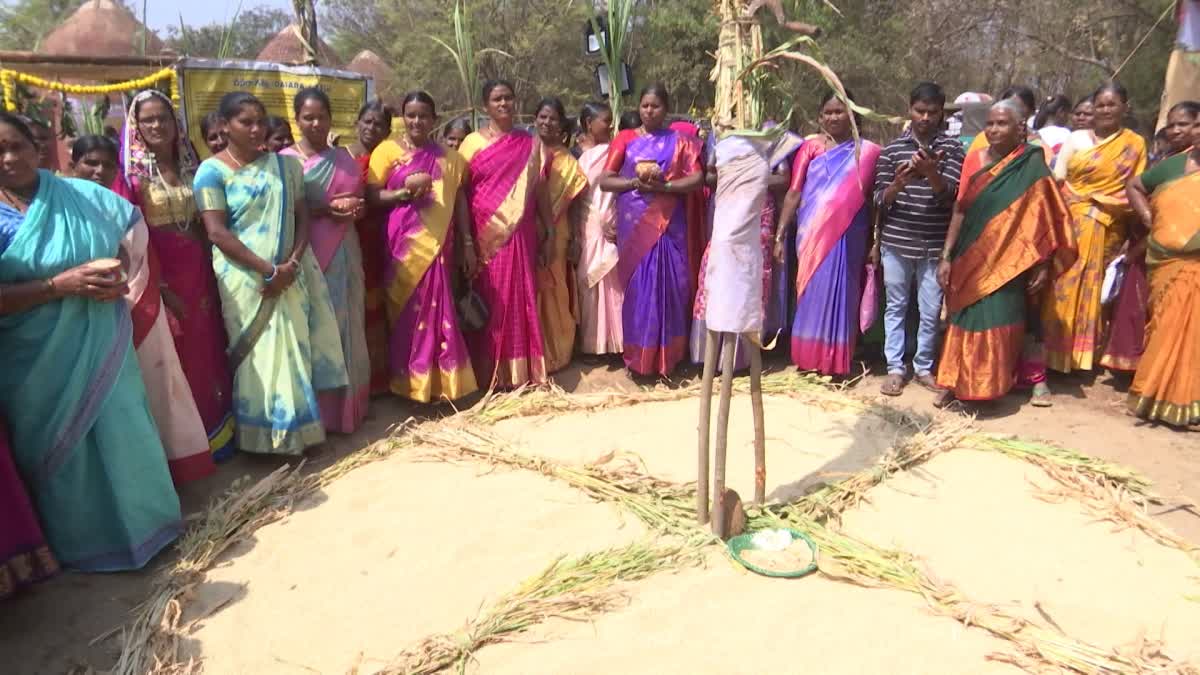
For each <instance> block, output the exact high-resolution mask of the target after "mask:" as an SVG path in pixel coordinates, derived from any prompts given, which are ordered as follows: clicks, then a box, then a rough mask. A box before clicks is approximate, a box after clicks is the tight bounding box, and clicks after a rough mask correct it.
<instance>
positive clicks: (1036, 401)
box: [1029, 382, 1054, 408]
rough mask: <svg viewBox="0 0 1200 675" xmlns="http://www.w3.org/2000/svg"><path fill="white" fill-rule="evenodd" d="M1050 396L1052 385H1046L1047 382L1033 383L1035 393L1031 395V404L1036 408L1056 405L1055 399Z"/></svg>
mask: <svg viewBox="0 0 1200 675" xmlns="http://www.w3.org/2000/svg"><path fill="white" fill-rule="evenodd" d="M1050 396H1051V394H1050V387H1048V386H1046V383H1045V382H1038V383H1037V384H1035V385H1033V395H1031V396H1030V397H1029V405H1031V406H1033V407H1035V408H1049V407H1050V406H1052V405H1054V400H1053V399H1052V398H1051V397H1050Z"/></svg>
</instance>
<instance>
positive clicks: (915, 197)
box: [871, 82, 963, 396]
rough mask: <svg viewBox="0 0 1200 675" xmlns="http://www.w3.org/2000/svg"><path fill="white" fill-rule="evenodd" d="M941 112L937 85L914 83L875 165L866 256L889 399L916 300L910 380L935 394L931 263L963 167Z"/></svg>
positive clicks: (898, 382) (936, 303) (897, 383)
mask: <svg viewBox="0 0 1200 675" xmlns="http://www.w3.org/2000/svg"><path fill="white" fill-rule="evenodd" d="M945 107H946V94H945V92H943V91H942V88H941V87H940V86H938V85H937V84H934V83H932V82H923V83H921V84H919V85H917V87H916V88H915V89H913V91H912V94H911V96H910V97H909V116H910V118H911V120H912V123H911V125H910V127H909V129H908V130H907V131H905V132H904V134H903V135H901V136H900V138H897V139H896V140H894V141H892V142H891V143H889V144H888V145H887V147H885V148H884V149H883V152H882V153H881V154H880V155H879V161H878V163H876V165H875V205H876V207H877V208H878V209H879V213H880V223H881V227H880V231H879V232H878V236H877V237H876V242H875V248H874V249H873V250H872V251H871V259H872V260H873V261H874V262H876V263H877V264H878V263H879V262H882V264H883V284H884V288H885V289H886V292H887V301H886V307H885V310H884V324H883V326H884V334H885V339H884V355H885V356H886V357H887V367H888V376H887V379H886V380H884V383H883V386H882V387H881V388H880V391H882V392H883V393H884V394H887V395H889V396H899V395H900V392H901V391H902V390H903V389H904V383H905V375H906V374H907V372H908V371H907V368H906V366H905V364H904V351H905V345H906V344H907V335H906V333H905V328H906V321H905V319H906V317H907V315H908V310H909V307H910V306H911V304H912V303H913V301H914V300H915V301H916V303H917V306H918V309H919V310H920V314H921V321H920V327H919V328H918V329H917V352H916V354H915V355H914V356H913V374H914V378H915V379H916V381H917V382H918V383H919V384H921V385H922V386H924V387H926V388H927V389H932V390H934V391H937V390H938V389H939V387H938V385H937V381H936V380H935V379H934V374H933V360H934V357H935V355H936V350H937V343H938V320H939V319H940V316H941V310H942V289H941V287H940V286H938V282H937V266H938V261H939V259H940V258H941V254H942V247H943V246H944V245H945V243H946V230H947V229H948V228H949V226H950V214H951V212H952V211H953V210H954V199H955V197H956V195H957V194H958V183H959V179H960V174H961V173H962V163H963V149H962V144H961V143H960V142H959V141H958V139H956V138H951V137H949V136H946V135H945V134H943V133H942V118H943V115H944V110H945ZM914 286H915V287H916V293H915V294H914V293H913V287H914Z"/></svg>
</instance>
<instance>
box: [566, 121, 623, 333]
mask: <svg viewBox="0 0 1200 675" xmlns="http://www.w3.org/2000/svg"><path fill="white" fill-rule="evenodd" d="M607 160H608V144H607V143H606V144H604V145H597V146H595V147H593V148H591V149H589V150H587V151H586V152H584V153H583V154H582V155H580V157H579V166H580V168H581V169H583V172H584V175H586V176H587V180H588V187H587V189H586V190H584V192H583V194H582V195H581V196H580V199H582V200H583V202H582V204H581V210H582V212H583V213H584V218H583V222H582V223H581V228H580V231H579V233H578V234H577V236H578V237H579V242H580V247H579V264H578V265H577V266H576V268H575V273H576V278H575V284H576V288H577V289H578V305H579V307H578V310H579V346H580V350H582V351H583V353H584V354H619V353H621V352H623V351H624V346H623V345H624V338H623V336H622V334H621V303H622V300H623V298H624V293H623V292H622V289H621V285H620V283H619V282H618V280H617V273H616V269H617V245H616V244H614V243H612V242H610V241H608V240H607V239H606V238H605V236H604V230H605V228H606V227H611V226H612V224H613V217H614V213H613V194H612V193H611V192H605V191H603V190H601V189H600V174H601V173H603V172H604V163H605V162H606V161H607Z"/></svg>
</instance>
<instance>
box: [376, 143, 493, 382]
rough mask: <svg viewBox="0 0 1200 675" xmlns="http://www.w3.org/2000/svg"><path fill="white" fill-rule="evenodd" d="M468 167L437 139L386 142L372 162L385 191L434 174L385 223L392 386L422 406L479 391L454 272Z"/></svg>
mask: <svg viewBox="0 0 1200 675" xmlns="http://www.w3.org/2000/svg"><path fill="white" fill-rule="evenodd" d="M465 170H466V163H465V162H464V161H463V159H462V157H461V156H460V155H459V154H458V153H456V152H452V151H446V150H443V149H442V147H441V146H440V145H437V144H436V143H429V144H427V145H425V146H424V147H421V148H416V149H413V148H409V147H407V146H402V145H401V144H399V143H396V142H394V141H384V142H383V143H382V144H380V146H379V147H378V148H376V150H375V152H374V153H373V155H372V160H371V173H370V182H371V184H372V185H376V186H379V187H382V188H384V189H387V190H399V189H401V188H403V187H404V181H405V179H407V178H408V177H409V176H411V175H413V174H415V173H425V174H429V176H430V177H432V178H433V186H432V187H431V188H430V192H429V194H427V195H426V196H425V197H423V198H422V199H421V200H420V201H418V202H405V203H401V204H398V205H396V206H395V207H394V208H392V210H391V213H390V214H389V216H388V223H387V251H388V265H387V270H386V272H385V274H386V277H385V278H386V280H387V286H386V289H387V308H388V315H389V316H390V317H391V320H392V322H393V323H392V326H391V371H392V381H391V390H392V392H393V393H394V394H396V395H397V396H403V397H405V398H408V399H412V400H414V401H419V402H421V403H428V402H430V401H437V400H450V401H453V400H455V399H459V398H462V397H464V396H466V395H468V394H470V393H472V392H474V391H475V390H476V389H478V386H477V385H476V382H475V371H474V370H473V369H472V367H471V357H470V355H469V354H468V353H467V345H466V342H465V341H464V340H463V335H462V332H461V331H460V330H459V325H458V314H457V312H456V311H455V304H454V293H453V288H452V286H453V284H452V283H451V275H450V270H451V269H452V266H451V263H450V261H451V260H453V255H452V254H451V253H452V251H453V250H454V239H453V237H452V236H451V235H452V233H453V231H454V228H453V226H452V224H453V222H454V209H455V202H456V200H457V198H458V191H459V189H461V187H462V180H463V173H464V171H465ZM448 254H451V255H450V257H449V259H448V258H447V255H448Z"/></svg>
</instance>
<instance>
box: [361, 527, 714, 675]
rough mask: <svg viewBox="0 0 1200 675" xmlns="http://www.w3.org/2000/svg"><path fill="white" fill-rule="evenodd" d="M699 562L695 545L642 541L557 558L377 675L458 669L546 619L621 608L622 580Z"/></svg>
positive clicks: (581, 616) (624, 599)
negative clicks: (463, 622) (482, 650)
mask: <svg viewBox="0 0 1200 675" xmlns="http://www.w3.org/2000/svg"><path fill="white" fill-rule="evenodd" d="M703 561H704V556H703V554H702V553H701V551H700V549H699V547H698V546H697V545H696V544H694V543H686V542H684V543H678V544H671V545H665V546H664V545H661V544H650V543H646V542H641V543H634V544H630V545H628V546H624V547H620V548H612V549H606V550H604V551H600V552H597V553H589V554H586V555H583V556H580V557H578V558H570V559H567V558H559V559H558V560H555V561H554V562H553V563H551V564H550V566H549V567H547V568H546V569H545V570H543V571H542V572H541V573H540V574H537V575H534V576H533V577H530V578H529V579H526V580H525V581H524V582H522V583H521V585H519V586H518V587H517V588H516V589H514V590H513V591H512V592H511V593H509V594H507V595H505V596H503V597H501V598H499V599H498V600H496V601H495V602H493V603H492V604H491V605H490V606H489V607H488V608H487V609H486V610H485V611H483V612H481V614H480V616H479V617H478V618H476V619H473V620H471V621H469V622H467V624H466V625H465V626H463V628H462V629H460V630H458V631H456V632H455V633H448V634H441V635H434V636H431V637H427V638H425V639H424V640H421V641H420V642H418V643H417V644H416V645H414V646H412V647H410V648H408V649H406V650H404V651H403V652H401V653H400V654H399V655H398V656H397V657H396V658H395V659H393V660H392V661H391V662H390V663H389V664H388V665H387V666H386V667H384V668H383V669H382V670H380V671H378V673H379V675H426V674H430V673H438V672H441V671H443V670H445V669H447V668H450V667H451V666H455V665H457V666H459V668H460V669H461V668H462V667H464V666H465V665H466V663H467V661H468V660H470V658H471V655H472V654H473V653H474V652H475V651H477V650H478V649H480V648H481V647H484V646H486V645H489V644H495V643H498V642H503V641H505V640H511V639H512V638H513V637H515V636H517V635H518V634H520V633H522V632H524V631H526V630H528V629H529V628H530V627H532V626H534V625H537V624H540V623H543V622H545V621H547V620H549V619H552V618H559V619H568V620H582V619H587V618H590V617H592V616H595V615H596V614H599V613H602V612H607V611H611V610H613V609H616V608H618V607H621V606H623V605H624V604H626V603H627V601H628V596H627V594H626V593H625V592H623V591H621V590H618V589H617V588H616V587H615V586H616V584H618V583H620V582H625V581H637V580H639V579H645V578H646V577H648V576H650V575H652V574H657V573H659V572H664V571H669V570H676V569H680V568H682V567H691V566H695V565H699V564H701V563H702V562H703Z"/></svg>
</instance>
